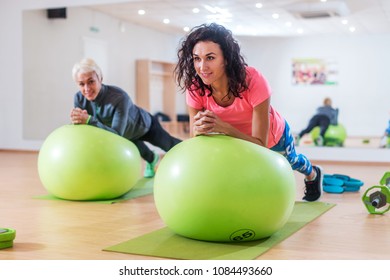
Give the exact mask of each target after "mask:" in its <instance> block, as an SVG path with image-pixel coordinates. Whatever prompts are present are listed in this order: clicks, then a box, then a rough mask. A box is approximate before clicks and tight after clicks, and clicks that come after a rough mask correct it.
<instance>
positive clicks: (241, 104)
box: [186, 67, 285, 148]
mask: <svg viewBox="0 0 390 280" xmlns="http://www.w3.org/2000/svg"><path fill="white" fill-rule="evenodd" d="M247 81H248V85H249V88H248V90H246V91H244V92H242V93H241V95H242V98H235V100H234V102H233V104H231V105H230V106H227V107H221V106H219V105H218V104H217V103H216V102H215V101H214V98H213V97H211V96H210V97H207V95H208V93H207V92H206V94H205V95H204V96H200V94H199V93H197V92H194V93H193V94H191V93H190V92H189V91H188V90H187V93H186V100H187V105H188V106H190V107H192V108H194V109H196V110H201V111H203V110H210V111H213V112H214V113H215V114H216V115H217V116H218V117H219V118H221V120H222V121H224V122H227V123H230V124H231V125H232V126H234V127H235V128H237V129H238V130H240V131H241V132H242V133H245V134H247V135H250V136H252V114H253V108H254V107H255V106H257V105H259V104H260V103H262V102H264V101H265V100H266V99H268V98H269V97H270V96H271V89H270V86H269V84H268V82H267V81H266V79H265V78H264V76H263V75H262V74H261V73H259V72H258V71H257V70H256V69H255V68H253V67H247ZM269 114H270V116H269V120H270V125H269V133H268V148H271V147H273V146H275V145H276V144H277V143H278V141H279V140H280V138H281V137H282V135H283V131H284V128H285V121H284V119H283V117H282V116H281V115H280V114H279V113H278V112H277V111H276V110H275V109H274V108H273V107H272V106H270V111H269Z"/></svg>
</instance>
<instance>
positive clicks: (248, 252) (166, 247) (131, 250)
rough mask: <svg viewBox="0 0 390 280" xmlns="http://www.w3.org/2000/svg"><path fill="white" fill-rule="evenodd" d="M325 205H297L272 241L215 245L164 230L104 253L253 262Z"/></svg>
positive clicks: (263, 240) (120, 244) (320, 211)
mask: <svg viewBox="0 0 390 280" xmlns="http://www.w3.org/2000/svg"><path fill="white" fill-rule="evenodd" d="M334 206H335V204H330V203H324V202H295V206H294V209H293V212H292V214H291V216H290V218H289V220H288V222H287V223H286V225H285V226H284V227H283V228H282V229H281V230H279V231H278V232H276V233H275V234H274V235H272V236H271V237H268V238H265V239H261V240H257V241H249V242H241V243H214V242H206V241H198V240H193V239H189V238H186V237H182V236H179V235H177V234H175V233H173V232H172V231H171V230H170V229H168V228H162V229H159V230H156V231H153V232H151V233H148V234H145V235H143V236H139V237H136V238H134V239H131V240H129V241H125V242H123V243H119V244H117V245H114V246H111V247H108V248H105V249H103V250H104V251H111V252H118V253H126V254H136V255H145V256H154V257H162V258H170V259H187V260H251V259H255V258H257V257H258V256H260V255H261V254H263V253H265V252H266V251H268V250H269V249H271V248H272V247H273V246H275V245H277V244H278V243H280V242H281V241H283V240H284V239H286V238H288V237H289V236H290V235H292V234H293V233H295V232H297V231H298V230H299V229H301V228H303V227H304V226H305V225H307V224H308V223H310V222H311V221H313V220H314V219H316V218H318V217H319V216H321V215H322V214H323V213H325V212H326V211H328V210H329V209H331V208H332V207H334Z"/></svg>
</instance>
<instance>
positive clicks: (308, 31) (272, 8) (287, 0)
mask: <svg viewBox="0 0 390 280" xmlns="http://www.w3.org/2000/svg"><path fill="white" fill-rule="evenodd" d="M114 2H115V0H113V3H112V4H105V5H94V6H89V7H90V8H91V9H93V10H96V11H100V12H102V13H104V14H108V15H111V16H113V17H115V18H118V19H120V20H121V21H123V22H131V23H134V24H139V25H143V26H147V27H150V28H154V29H158V30H161V31H165V32H173V33H178V34H180V33H183V34H184V31H183V28H184V27H189V28H192V27H194V26H197V25H200V24H202V23H208V22H212V21H214V22H218V23H221V24H223V25H225V26H226V27H227V28H229V29H230V30H232V31H233V33H234V34H235V35H244V36H245V35H247V36H298V35H299V36H304V35H318V34H319V35H327V34H332V35H333V34H339V35H346V34H380V33H390V0H340V1H336V0H327V2H325V3H323V2H321V1H320V0H219V1H218V0H138V1H136V0H133V1H131V0H129V1H128V2H125V3H117V4H115V3H114ZM334 2H336V3H334ZM342 2H344V3H342ZM256 3H261V4H262V8H256V6H255V4H256ZM297 3H299V4H300V5H302V4H303V5H304V7H305V9H306V10H310V11H314V10H317V8H320V10H322V11H334V10H333V8H332V7H334V6H335V5H336V4H337V3H338V4H346V7H347V8H348V11H349V13H348V14H347V15H343V16H337V15H333V16H330V17H326V18H314V19H304V18H300V17H297V16H296V15H295V14H293V13H292V12H289V11H288V10H287V8H288V6H289V5H294V4H297ZM319 5H320V6H319ZM336 6H337V7H338V5H336ZM194 8H198V9H199V12H198V13H194V12H193V9H194ZM140 9H142V10H144V11H145V14H144V15H139V14H138V10H140ZM213 10H214V11H213ZM274 13H277V14H279V18H278V19H274V18H273V17H272V15H273V14H274ZM223 16H225V18H224V19H222V21H221V17H223ZM164 19H169V21H170V22H169V23H168V24H165V23H163V20H164ZM342 20H347V21H348V23H347V24H343V23H342ZM351 29H352V30H354V31H353V32H351V31H350V30H351ZM123 31H124V30H123ZM299 32H301V33H299Z"/></svg>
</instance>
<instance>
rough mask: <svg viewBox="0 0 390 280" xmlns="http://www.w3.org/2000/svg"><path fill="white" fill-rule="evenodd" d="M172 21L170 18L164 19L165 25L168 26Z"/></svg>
mask: <svg viewBox="0 0 390 280" xmlns="http://www.w3.org/2000/svg"><path fill="white" fill-rule="evenodd" d="M170 22H171V21H170V20H169V19H168V18H164V20H163V23H165V24H168V23H170Z"/></svg>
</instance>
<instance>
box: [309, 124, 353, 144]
mask: <svg viewBox="0 0 390 280" xmlns="http://www.w3.org/2000/svg"><path fill="white" fill-rule="evenodd" d="M310 134H311V138H312V140H313V141H315V140H316V139H317V138H318V136H320V128H319V127H318V126H316V127H315V128H314V129H313V130H312V131H311V133H310ZM346 138H347V130H346V129H345V127H344V126H343V125H342V124H338V125H329V127H328V129H327V130H326V132H325V139H324V145H325V146H343V144H344V141H345V139H346Z"/></svg>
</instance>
